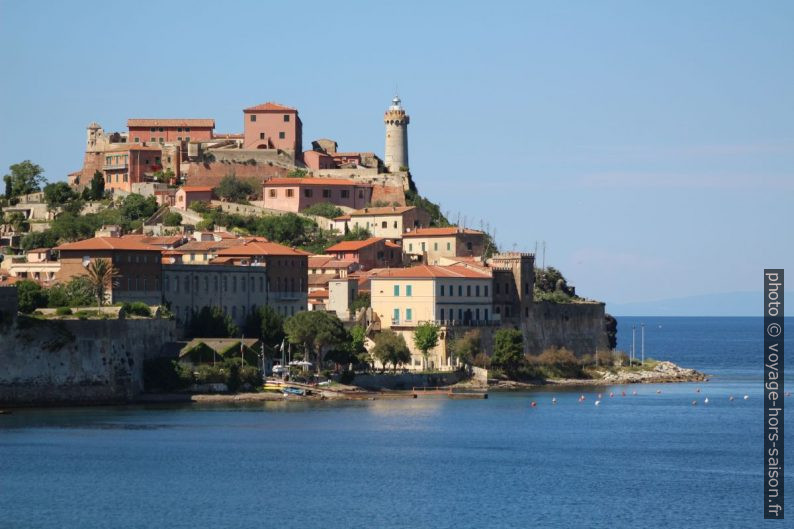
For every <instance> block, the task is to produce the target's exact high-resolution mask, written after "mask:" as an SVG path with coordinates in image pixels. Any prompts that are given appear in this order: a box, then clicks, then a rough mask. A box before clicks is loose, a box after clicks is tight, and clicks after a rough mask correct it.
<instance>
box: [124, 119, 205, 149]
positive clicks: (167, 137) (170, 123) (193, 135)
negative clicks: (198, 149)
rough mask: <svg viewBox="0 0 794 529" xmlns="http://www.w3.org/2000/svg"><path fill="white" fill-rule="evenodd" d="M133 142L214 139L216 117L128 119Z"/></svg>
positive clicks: (130, 137) (130, 139)
mask: <svg viewBox="0 0 794 529" xmlns="http://www.w3.org/2000/svg"><path fill="white" fill-rule="evenodd" d="M127 129H128V130H129V133H128V138H129V141H130V142H131V143H175V142H183V141H184V142H189V141H197V140H198V141H206V140H211V139H212V131H213V130H214V129H215V120H214V119H128V120H127Z"/></svg>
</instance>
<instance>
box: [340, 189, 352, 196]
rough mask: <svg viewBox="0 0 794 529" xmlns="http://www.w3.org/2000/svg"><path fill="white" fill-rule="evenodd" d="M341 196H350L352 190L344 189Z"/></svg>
mask: <svg viewBox="0 0 794 529" xmlns="http://www.w3.org/2000/svg"><path fill="white" fill-rule="evenodd" d="M339 196H340V197H342V198H350V191H349V190H347V189H343V190H341V191H340V192H339Z"/></svg>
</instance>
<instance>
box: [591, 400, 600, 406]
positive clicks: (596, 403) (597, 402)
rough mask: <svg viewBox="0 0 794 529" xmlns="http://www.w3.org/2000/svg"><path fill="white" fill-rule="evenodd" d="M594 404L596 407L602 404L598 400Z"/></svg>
mask: <svg viewBox="0 0 794 529" xmlns="http://www.w3.org/2000/svg"><path fill="white" fill-rule="evenodd" d="M593 404H595V405H596V406H599V405H600V404H601V401H600V400H597V401H595V402H594V403H593Z"/></svg>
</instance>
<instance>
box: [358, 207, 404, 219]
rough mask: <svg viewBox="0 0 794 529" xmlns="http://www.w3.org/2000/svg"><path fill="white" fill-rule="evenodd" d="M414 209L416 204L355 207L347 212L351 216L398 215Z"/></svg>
mask: <svg viewBox="0 0 794 529" xmlns="http://www.w3.org/2000/svg"><path fill="white" fill-rule="evenodd" d="M412 209H416V206H386V207H378V208H364V209H357V210H355V211H351V212H350V213H348V215H350V216H351V217H366V216H370V215H400V214H402V213H405V212H406V211H410V210H412Z"/></svg>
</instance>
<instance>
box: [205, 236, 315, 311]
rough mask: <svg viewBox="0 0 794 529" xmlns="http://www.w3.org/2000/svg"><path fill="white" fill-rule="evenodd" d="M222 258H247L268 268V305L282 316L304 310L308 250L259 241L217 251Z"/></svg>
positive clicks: (305, 304) (305, 303) (253, 263)
mask: <svg viewBox="0 0 794 529" xmlns="http://www.w3.org/2000/svg"><path fill="white" fill-rule="evenodd" d="M217 255H218V259H221V258H236V259H237V258H247V259H249V260H250V262H251V265H260V266H262V265H263V266H265V267H266V268H267V280H268V304H269V305H271V306H272V307H274V308H275V309H276V310H277V311H278V312H279V313H280V314H282V315H284V316H292V315H293V314H295V313H296V312H300V311H302V310H306V306H307V293H308V274H309V264H308V261H309V260H308V257H309V254H308V253H307V252H303V251H301V250H295V249H293V248H289V247H288V246H283V245H281V244H276V243H274V242H267V241H262V240H251V241H246V242H245V243H244V244H241V245H238V246H233V247H231V248H225V249H223V250H220V251H218V253H217Z"/></svg>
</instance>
